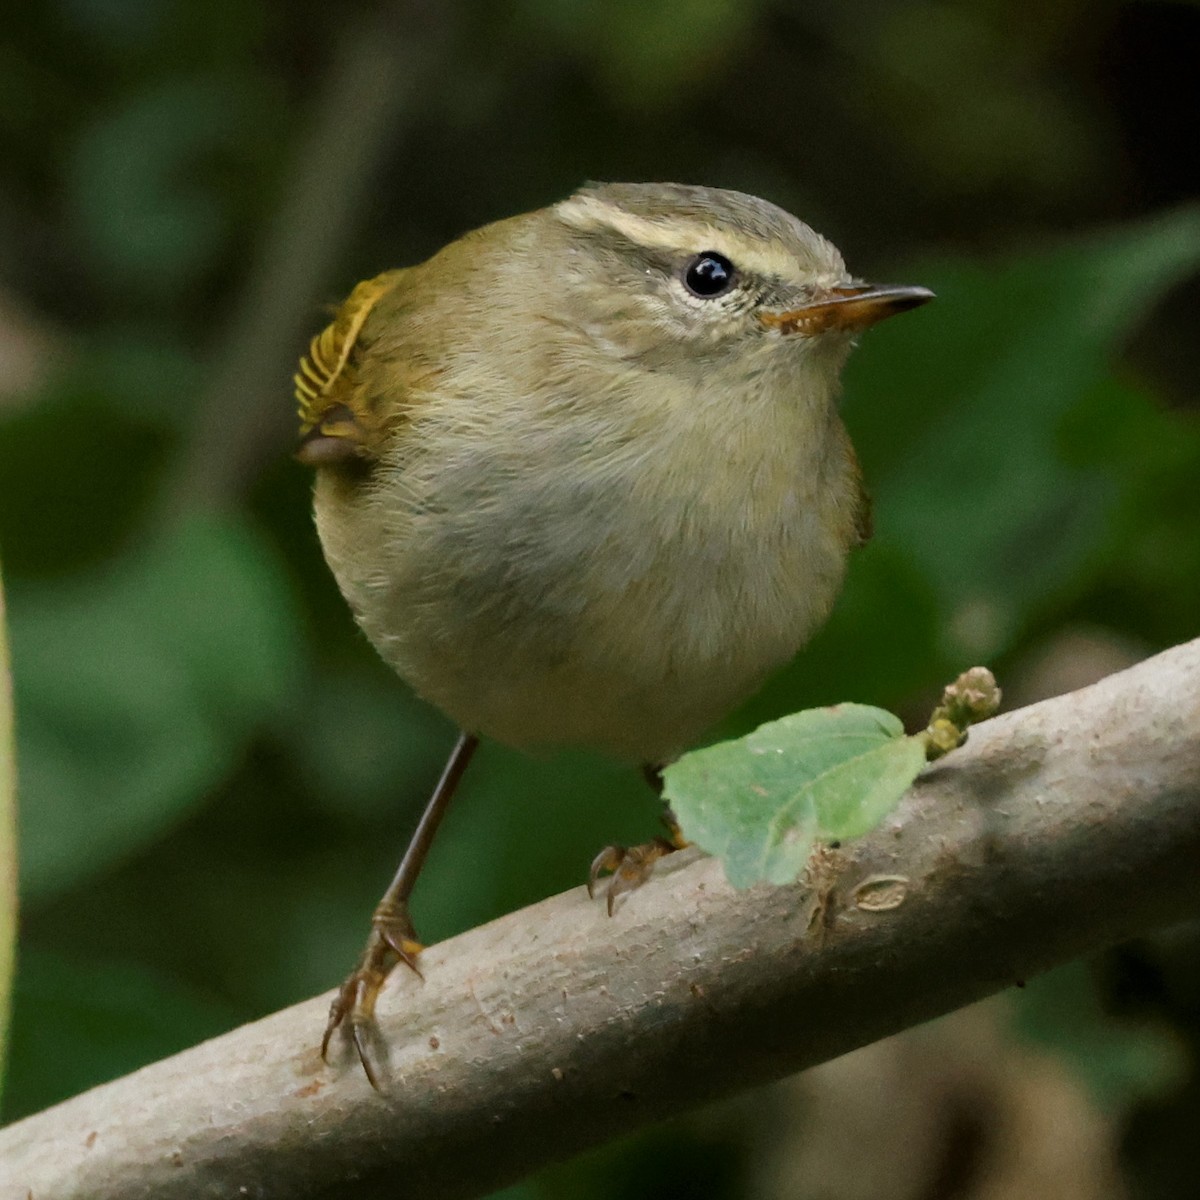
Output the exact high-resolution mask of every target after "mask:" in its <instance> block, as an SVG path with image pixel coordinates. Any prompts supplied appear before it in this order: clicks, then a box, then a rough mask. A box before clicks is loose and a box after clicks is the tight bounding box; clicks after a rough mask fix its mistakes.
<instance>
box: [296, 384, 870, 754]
mask: <svg viewBox="0 0 1200 1200" xmlns="http://www.w3.org/2000/svg"><path fill="white" fill-rule="evenodd" d="M686 403H687V399H686V398H683V399H681V400H680V402H679V405H678V406H676V407H675V408H674V412H673V417H672V412H671V409H670V408H669V407H668V409H667V411H666V415H665V416H664V413H663V410H662V409H660V410H659V411H658V412H657V413H646V412H639V411H636V410H635V411H632V412H629V411H623V410H622V409H621V408H620V407H615V408H614V409H610V410H608V411H606V410H605V409H604V408H603V407H602V406H595V407H594V408H593V409H591V410H588V409H586V408H582V407H575V408H570V407H568V408H567V410H566V411H563V410H562V409H561V408H560V409H559V410H558V411H555V410H554V409H553V408H552V409H550V410H549V411H547V412H530V411H528V410H526V412H525V413H524V415H523V417H522V423H521V429H520V431H519V436H510V433H511V432H512V431H507V430H503V429H501V430H497V429H496V428H494V427H493V428H491V429H490V430H489V429H487V428H485V427H484V426H483V425H482V424H481V423H478V422H477V421H476V420H475V419H474V417H473V415H472V414H464V413H463V412H458V413H455V412H453V411H447V412H440V413H438V412H431V413H426V414H425V416H424V417H423V420H424V428H422V427H421V425H420V423H419V422H418V423H417V424H416V425H415V426H414V429H413V431H412V439H410V443H409V445H407V446H405V447H401V448H399V451H398V453H397V456H396V459H395V460H394V461H393V462H390V463H385V464H383V465H382V467H381V468H380V471H379V473H378V476H377V478H376V479H375V480H374V481H373V482H372V483H371V485H370V486H369V487H368V488H367V489H365V490H364V491H363V492H362V493H361V494H359V495H356V496H354V497H352V498H350V499H349V500H347V499H346V498H345V497H341V498H335V497H334V496H333V495H332V492H329V491H328V489H327V495H326V497H325V499H326V500H328V501H330V503H325V504H323V503H322V495H321V491H322V489H321V487H320V486H319V488H318V524H319V527H320V530H321V535H322V539H323V541H324V543H325V547H326V553H327V556H328V557H329V558H330V561H331V564H332V565H333V567H334V571H335V574H336V575H337V577H338V579H339V582H340V583H341V586H342V589H343V591H344V592H345V594H346V596H347V598H348V599H349V600H350V603H351V605H352V607H353V608H354V611H355V613H356V615H357V616H358V619H359V621H360V623H361V624H362V626H363V628H364V630H365V631H366V632H367V634H368V636H369V637H370V638H371V639H372V641H373V642H374V643H375V645H376V646H377V647H378V648H379V650H380V651H381V653H382V654H383V656H384V657H385V658H386V659H387V660H388V661H389V662H391V663H392V665H393V666H394V667H395V668H396V669H397V670H398V671H399V672H400V674H401V675H402V676H404V677H405V678H407V679H408V680H409V681H410V682H411V683H412V684H413V686H414V687H415V688H416V690H417V691H418V692H420V693H422V694H423V695H425V696H426V697H427V698H428V699H429V700H431V701H432V702H433V703H434V704H436V705H438V706H439V707H441V708H442V709H443V710H445V711H446V712H448V713H449V714H450V715H451V716H452V717H454V719H455V720H457V721H458V722H459V724H460V725H462V726H464V727H465V728H468V729H471V730H473V731H475V732H479V733H484V734H489V735H491V736H495V737H497V738H499V739H500V740H503V741H508V742H510V743H513V744H517V745H539V744H553V743H583V744H589V745H594V746H596V747H598V748H600V749H606V750H609V751H612V752H614V753H617V754H619V755H622V756H624V757H630V758H640V759H642V760H644V761H656V760H658V759H662V758H666V757H669V756H670V755H672V754H675V753H677V752H679V751H680V750H682V749H684V748H685V747H686V746H687V745H688V744H690V743H691V742H692V741H694V740H695V739H696V738H698V737H699V736H700V735H701V734H702V733H703V731H704V729H705V728H706V727H707V726H709V725H711V724H712V723H713V722H715V721H716V720H719V719H720V718H721V717H722V716H723V715H724V714H725V712H726V711H727V710H728V709H730V708H731V707H733V706H734V705H736V704H737V703H738V702H740V701H741V700H742V699H744V698H745V697H746V695H747V694H749V693H750V692H751V691H753V690H754V689H755V688H756V687H757V686H758V685H759V683H760V682H761V681H762V679H763V677H764V676H765V675H766V674H767V673H768V672H769V671H770V670H772V669H773V668H775V667H777V666H779V665H781V664H782V663H783V662H785V661H787V659H789V658H790V657H791V656H792V655H793V654H794V653H795V652H796V650H797V649H798V648H799V647H800V646H801V645H802V644H803V642H804V641H805V640H806V639H807V638H808V636H809V635H810V634H811V632H812V631H813V629H814V628H815V626H816V625H818V624H819V623H820V622H821V621H822V620H823V619H824V617H825V615H826V614H827V612H828V610H829V607H830V605H831V604H832V601H833V598H834V596H835V594H836V592H837V590H838V587H839V586H840V582H841V578H842V574H843V569H844V559H845V554H846V549H847V547H848V545H849V544H850V541H851V537H852V534H851V532H850V531H851V530H852V527H853V520H854V507H855V503H856V479H855V477H854V468H853V465H852V463H853V459H852V456H851V455H850V453H849V447H848V443H847V442H846V439H845V434H844V431H843V429H842V427H841V424H840V421H838V419H837V417H836V415H834V413H833V410H832V406H830V405H825V406H824V407H822V408H820V409H819V410H818V411H819V415H820V417H821V419H820V420H817V421H814V420H813V410H814V408H817V406H811V407H810V408H809V409H808V410H806V409H805V408H804V407H803V406H802V405H796V404H788V403H775V404H773V403H768V402H758V403H751V404H748V405H747V406H746V408H747V411H743V412H739V411H737V409H736V406H735V405H731V404H730V403H728V402H724V401H722V400H721V399H719V398H718V399H715V400H709V401H708V402H707V405H708V407H707V409H706V408H705V402H704V401H703V400H701V401H700V402H699V403H695V404H693V407H692V408H690V409H689V408H687V407H685V405H686ZM492 415H493V417H494V416H495V413H494V412H493V414H492ZM652 418H653V419H652Z"/></svg>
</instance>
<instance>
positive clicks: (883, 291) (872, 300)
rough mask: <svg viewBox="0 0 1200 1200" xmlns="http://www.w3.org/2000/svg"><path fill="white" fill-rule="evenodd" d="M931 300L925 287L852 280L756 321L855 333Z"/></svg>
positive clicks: (789, 328) (788, 329) (791, 329)
mask: <svg viewBox="0 0 1200 1200" xmlns="http://www.w3.org/2000/svg"><path fill="white" fill-rule="evenodd" d="M932 299H933V293H932V292H931V291H930V290H929V289H928V288H923V287H909V286H906V285H903V284H891V283H855V284H846V285H845V286H842V287H832V288H826V289H824V290H823V291H821V292H819V293H818V294H817V295H815V296H814V297H813V298H812V302H811V303H809V304H806V305H804V307H803V308H793V309H790V310H789V311H787V312H779V313H776V312H765V313H759V320H760V321H762V323H763V324H764V325H766V326H769V327H770V328H772V329H778V330H779V332H780V333H802V334H808V335H811V334H815V333H824V332H826V331H827V330H838V331H840V332H843V333H857V332H858V331H859V330H860V329H866V328H867V327H868V326H869V325H874V324H875V322H876V321H882V320H883V319H884V317H891V316H895V314H896V313H902V312H907V311H908V310H909V309H910V308H919V307H920V306H921V305H922V304H928V303H929V301H930V300H932Z"/></svg>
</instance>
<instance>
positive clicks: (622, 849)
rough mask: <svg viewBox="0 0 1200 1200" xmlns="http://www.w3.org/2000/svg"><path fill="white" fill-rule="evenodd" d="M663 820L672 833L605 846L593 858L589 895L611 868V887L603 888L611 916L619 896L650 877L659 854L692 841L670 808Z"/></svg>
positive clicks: (661, 854) (674, 849)
mask: <svg viewBox="0 0 1200 1200" xmlns="http://www.w3.org/2000/svg"><path fill="white" fill-rule="evenodd" d="M663 823H664V824H665V825H666V827H667V832H668V833H669V835H670V836H669V837H656V838H654V839H653V840H652V841H649V842H643V843H642V845H640V846H619V845H614V846H605V847H604V849H603V850H601V851H600V853H599V854H597V855H596V857H595V858H594V859H592V867H591V870H590V871H589V872H588V885H587V889H588V895H589V896H590V897H592V898H594V897H595V895H596V885H597V884H598V883H599V882H600V877H601V875H603V874H604V873H605V872H606V871H607V872H610V874H609V877H608V887H606V888H605V889H604V893H605V900H606V904H607V907H608V915H609V916H610V917H611V916H612V914H613V906H614V905H615V904H616V902H617V897H618V896H621V895H623V894H624V893H625V892H632V891H634V890H635V889H637V888H640V887H641V886H642V884H643V883H645V882H646V880H647V879H649V878H650V873H651V871H652V870H653V868H654V864H655V863H656V862H658V860H659V859H660V858H663V857H664V856H665V855H668V854H673V853H674V852H675V851H676V850H682V849H684V848H685V847H686V846H687V845H688V844H689V843H688V841H687V839H686V838H685V837H684V836H683V833H682V832H681V830H680V828H679V826H678V825H677V824H676V823H675V818H674V817H673V816H672V815H671V813H670V811H669V810H668V812H667V813H666V815H665V816H664V817H663Z"/></svg>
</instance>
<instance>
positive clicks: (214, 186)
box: [68, 72, 282, 301]
mask: <svg viewBox="0 0 1200 1200" xmlns="http://www.w3.org/2000/svg"><path fill="white" fill-rule="evenodd" d="M281 122H282V112H281V107H280V98H279V97H278V95H277V94H276V93H275V90H274V88H273V86H272V82H271V80H270V78H269V76H266V75H262V74H257V73H253V72H224V73H217V74H212V75H208V74H205V75H198V76H194V77H190V78H189V77H186V76H184V77H182V78H181V77H176V76H167V78H166V79H165V81H162V82H159V83H157V84H156V86H154V87H153V88H151V89H150V90H147V91H144V92H141V93H138V94H136V95H135V96H133V97H132V98H131V99H129V100H127V101H126V102H125V104H124V106H123V107H121V108H118V109H116V110H114V111H108V112H103V113H101V114H100V115H99V116H97V117H96V118H95V120H94V122H93V124H92V125H91V126H90V127H89V128H87V129H85V130H84V131H83V134H82V136H81V138H80V141H79V143H78V145H77V147H76V151H75V155H74V160H73V162H72V163H71V171H70V174H69V178H68V198H69V201H70V204H71V207H72V210H73V216H74V219H75V222H76V224H77V226H78V228H79V231H80V232H81V233H82V235H83V249H84V251H85V252H86V253H87V254H88V256H89V257H90V258H91V259H92V260H93V261H94V263H95V265H96V267H97V268H98V271H99V273H100V275H101V276H102V277H106V282H108V283H110V284H111V283H117V284H118V285H120V284H125V285H133V286H135V287H137V288H139V289H141V290H144V291H146V292H148V293H149V294H151V295H158V296H162V295H164V294H172V295H174V296H176V297H177V298H178V299H179V300H181V301H182V300H184V299H185V293H184V292H182V291H181V289H185V288H186V287H187V286H188V285H190V284H194V283H196V282H197V281H198V280H199V279H200V278H201V276H202V275H203V273H204V272H205V271H206V270H207V269H208V268H209V267H210V266H211V265H212V263H213V261H214V260H215V258H216V256H217V255H218V254H219V253H221V252H222V251H223V250H225V249H227V247H226V245H225V242H226V240H227V238H228V235H229V233H230V230H231V223H232V217H233V215H234V202H236V200H237V199H238V198H239V197H238V190H237V188H235V187H231V186H230V184H231V183H233V182H235V179H236V167H237V166H238V164H239V160H240V161H241V162H242V163H243V164H249V166H250V167H252V168H253V169H254V170H255V171H259V172H261V171H262V170H263V169H264V168H269V166H270V165H271V163H272V161H273V159H272V156H271V154H270V150H271V148H272V146H271V140H270V139H271V136H272V132H274V131H277V130H278V128H279V126H280V124H281Z"/></svg>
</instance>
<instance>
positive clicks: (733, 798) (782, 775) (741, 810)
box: [663, 704, 925, 888]
mask: <svg viewBox="0 0 1200 1200" xmlns="http://www.w3.org/2000/svg"><path fill="white" fill-rule="evenodd" d="M924 765H925V747H924V743H923V742H922V741H921V740H920V739H918V738H910V737H905V735H904V727H903V726H902V725H901V724H900V722H899V720H897V718H896V717H894V716H892V714H891V713H889V712H884V710H883V709H880V708H871V707H869V706H868V705H865V704H838V705H835V706H833V707H832V708H814V709H808V710H806V711H805V712H798V713H793V714H792V715H791V716H788V717H783V718H782V719H781V720H778V721H772V722H771V723H770V724H768V725H762V726H760V727H759V728H758V729H756V730H755V731H754V732H753V733H751V734H748V735H747V736H746V737H744V738H739V739H737V740H736V741H732V742H721V743H719V744H717V745H715V746H708V747H706V748H705V749H703V750H696V751H693V752H692V753H691V754H685V755H684V756H683V757H682V758H681V759H679V761H678V762H676V763H673V764H671V765H670V766H669V767H667V768H666V770H665V771H664V772H663V780H664V784H665V786H664V789H663V795H664V796H665V797H666V799H667V801H668V802H669V803H670V805H671V811H672V812H673V813H674V814H675V817H676V819H677V820H678V821H679V824H680V828H681V829H682V830H683V832H684V834H685V835H686V836H687V837H688V838H689V840H691V841H694V842H695V843H696V844H697V845H699V846H700V847H701V848H702V849H704V850H707V851H708V852H709V853H710V854H715V855H717V856H718V857H719V858H720V859H721V860H722V861H723V862H724V864H725V873H726V875H727V876H728V877H729V882H730V883H731V884H733V886H734V887H738V888H742V887H749V886H750V885H751V884H754V883H758V882H759V881H760V880H765V881H766V882H768V883H790V882H791V881H792V880H793V879H796V878H797V877H798V876H799V875H800V872H801V871H803V870H804V867H805V866H806V865H807V863H808V860H809V856H810V854H811V852H812V846H813V842H814V841H816V840H817V839H822V840H836V839H839V838H852V837H861V836H862V834H864V833H866V832H867V831H868V830H870V829H873V828H874V827H875V826H876V825H878V824H879V822H880V821H882V820H883V818H884V817H885V816H887V814H888V813H889V812H891V810H892V809H893V808H894V807H895V806H896V804H897V803H898V802H899V800H900V797H901V796H903V795H904V793H905V791H906V790H907V789H908V786H909V784H910V783H912V781H913V780H914V779H915V778H916V777H917V773H918V772H919V771H920V770H921V768H922V767H923V766H924Z"/></svg>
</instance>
